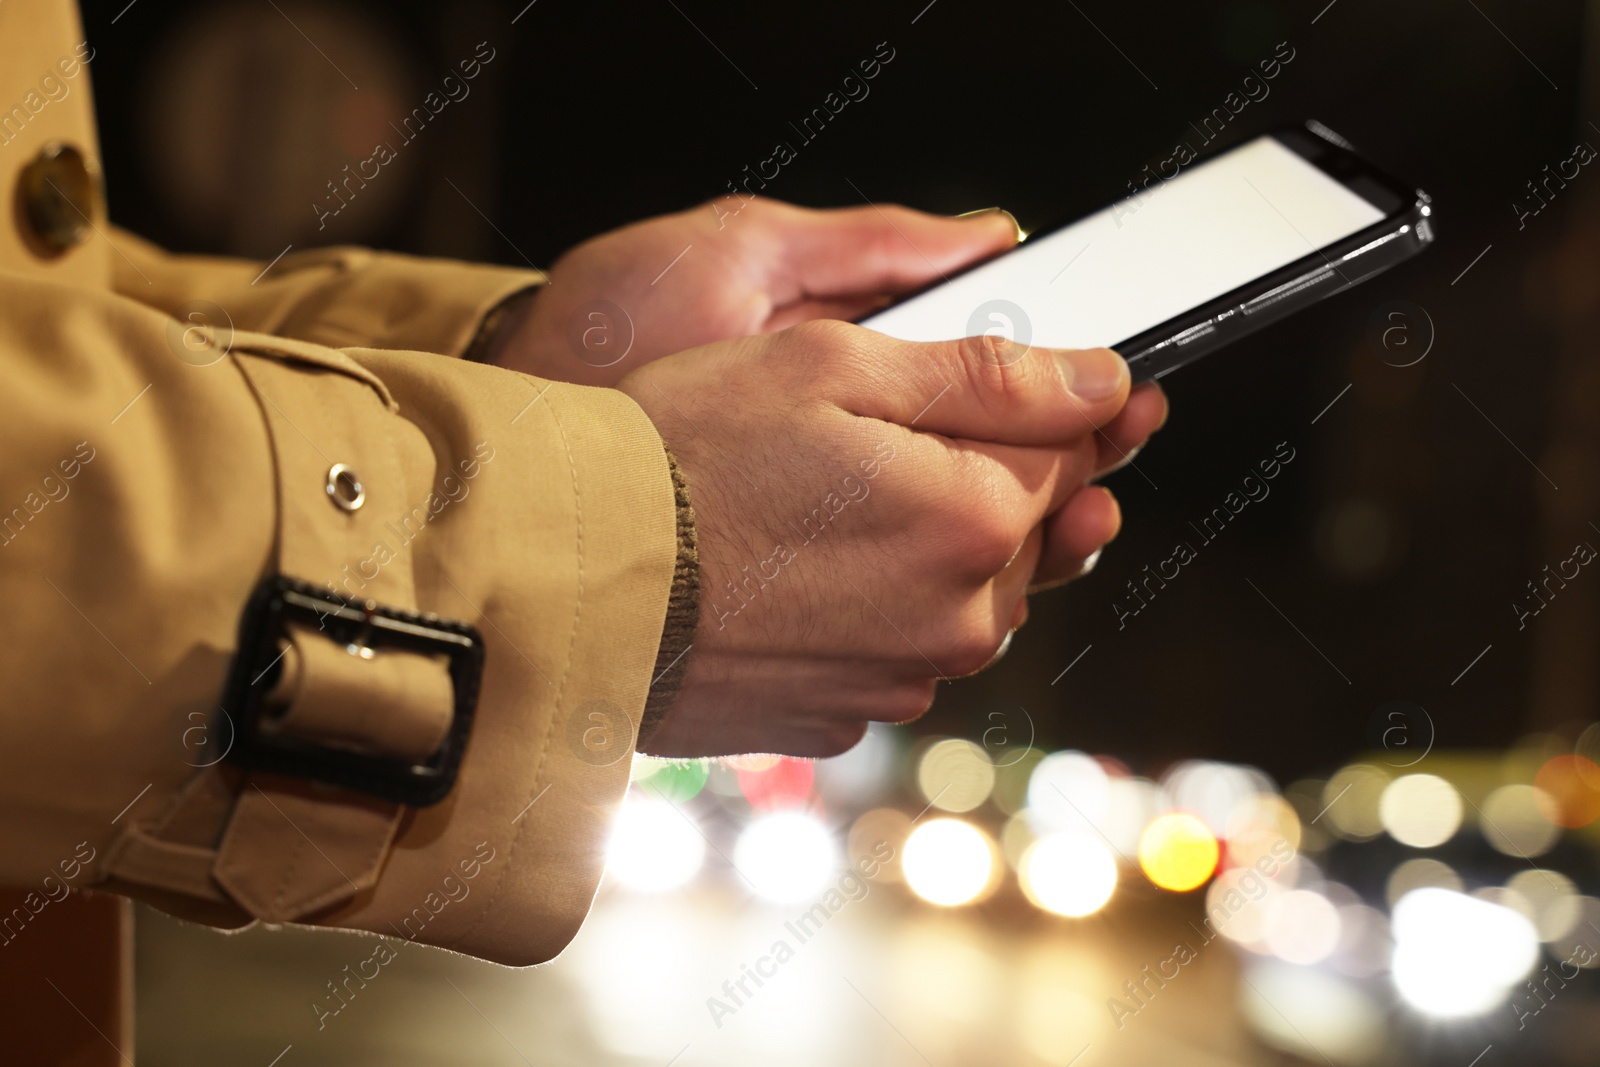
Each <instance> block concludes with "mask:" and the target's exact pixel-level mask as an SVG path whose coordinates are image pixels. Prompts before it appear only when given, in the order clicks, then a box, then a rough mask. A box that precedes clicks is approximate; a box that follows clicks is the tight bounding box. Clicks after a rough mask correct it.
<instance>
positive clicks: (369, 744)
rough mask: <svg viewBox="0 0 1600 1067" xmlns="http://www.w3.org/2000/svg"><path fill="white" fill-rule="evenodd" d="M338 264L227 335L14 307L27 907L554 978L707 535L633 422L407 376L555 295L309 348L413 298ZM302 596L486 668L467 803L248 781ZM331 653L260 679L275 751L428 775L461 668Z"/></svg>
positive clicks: (422, 375) (399, 317) (14, 792)
mask: <svg viewBox="0 0 1600 1067" xmlns="http://www.w3.org/2000/svg"><path fill="white" fill-rule="evenodd" d="M343 255H345V254H343V253H340V254H338V255H336V256H335V257H334V259H335V265H331V266H323V267H315V268H313V267H309V266H307V267H305V268H304V269H305V270H307V271H309V272H310V274H311V275H315V280H312V281H306V282H304V284H303V285H301V287H300V288H297V289H293V290H291V289H290V288H288V287H287V286H288V285H289V282H288V281H287V279H286V280H285V286H286V287H285V288H284V289H282V290H281V292H279V294H278V295H277V296H274V297H273V298H272V299H270V300H264V301H263V302H261V303H259V304H257V303H254V302H252V301H254V300H255V299H256V297H255V295H254V293H253V291H251V292H247V290H249V289H250V286H249V279H248V278H245V277H244V276H243V272H239V276H238V278H234V279H233V280H232V281H228V280H227V279H224V280H223V282H221V283H219V284H218V285H217V287H215V288H211V289H206V288H205V287H198V288H197V289H196V291H197V292H211V293H213V294H220V295H217V296H214V297H212V298H213V299H215V300H216V301H217V302H218V303H223V302H224V301H228V300H231V301H233V305H234V309H235V314H236V319H235V326H236V327H238V329H237V330H236V332H233V333H232V334H231V335H229V334H228V333H226V332H225V331H217V330H212V329H209V328H206V327H202V326H198V325H195V324H192V323H185V322H184V321H182V320H174V319H172V318H170V317H169V316H168V314H167V313H166V310H167V309H166V308H165V307H164V306H163V305H164V303H170V302H171V301H173V300H176V299H177V297H178V296H180V295H182V294H181V293H180V291H179V290H180V288H182V286H183V285H186V284H187V283H181V284H180V283H179V282H175V281H172V282H168V281H166V280H164V281H163V282H160V283H158V282H157V281H156V278H155V276H154V275H152V277H151V284H152V286H160V285H170V286H171V288H170V289H169V290H163V291H164V292H166V293H167V295H166V296H163V297H161V299H151V300H145V299H140V300H137V301H136V300H134V299H130V298H128V297H125V296H121V295H116V294H112V293H104V292H97V291H89V290H84V289H79V288H75V287H69V286H64V285H59V284H53V283H50V282H47V281H39V280H33V279H27V278H21V277H16V276H10V275H3V274H0V303H3V306H4V307H5V308H6V313H5V315H3V316H0V363H3V366H4V373H5V376H6V379H7V388H6V389H4V390H0V438H3V441H4V448H5V451H6V456H7V462H6V463H5V464H4V466H3V469H0V604H4V605H5V607H6V609H7V610H8V612H9V613H10V616H11V623H12V625H11V626H10V627H9V628H8V637H7V640H6V641H5V642H0V672H3V677H4V678H5V679H6V682H7V694H6V698H5V705H4V711H3V712H0V840H4V841H5V842H6V848H5V849H4V850H3V851H0V881H4V882H7V883H11V884H20V885H26V886H31V887H34V888H35V889H36V890H37V892H36V893H35V894H33V895H32V896H31V897H30V899H33V898H35V897H36V898H37V900H38V902H39V907H41V908H42V907H45V906H48V904H49V902H50V900H53V899H56V894H57V893H58V891H59V892H60V893H63V894H64V893H65V892H66V891H67V890H68V889H70V888H83V887H88V886H101V887H105V888H111V889H114V890H117V891H120V892H124V893H127V894H129V895H133V896H137V897H141V898H143V899H145V900H147V901H150V902H151V903H153V904H155V905H157V906H158V907H162V908H164V909H166V910H168V911H172V912H174V913H176V914H179V915H182V916H185V917H188V918H192V919H197V920H200V921H206V922H210V923H214V924H218V925H243V924H246V923H248V922H250V921H252V920H253V919H265V920H271V921H281V922H307V923H315V924H319V925H328V926H339V927H347V928H351V929H360V930H368V931H374V932H377V933H380V934H384V935H387V936H389V937H391V938H393V937H400V938H405V939H407V940H415V941H419V942H425V943H428V944H434V945H441V946H445V947H448V948H452V949H456V950H458V951H462V952H466V953H469V954H472V955H475V956H479V957H483V958H486V959H491V960H495V961H498V962H502V963H507V964H514V965H523V964H529V963H535V962H539V961H542V960H545V959H549V958H550V957H552V956H553V955H555V954H556V953H557V952H559V951H560V949H561V948H562V947H563V946H564V945H565V944H566V942H567V941H568V940H569V939H570V938H571V937H572V935H573V934H574V933H575V931H576V929H577V926H578V924H579V923H580V921H581V919H582V917H583V915H584V914H585V912H586V910H587V908H588V906H589V902H590V899H591V896H592V894H593V891H594V888H595V886H596V884H597V881H598V879H599V876H600V873H601V870H602V862H603V836H604V834H603V830H604V826H605V823H606V820H607V819H608V817H609V815H610V814H611V813H612V812H613V811H614V809H615V807H616V805H617V804H618V802H619V800H620V797H621V795H622V792H623V790H624V789H625V788H626V783H627V777H628V767H629V757H630V755H631V752H632V749H633V740H634V736H635V734H636V731H637V728H638V724H639V719H640V715H641V713H642V711H643V709H644V707H645V705H646V700H647V696H648V693H649V689H650V686H651V679H652V676H653V664H654V662H655V660H656V657H657V654H658V648H659V645H660V643H661V638H662V629H663V620H664V619H665V618H666V617H667V614H668V601H669V592H670V591H671V589H672V587H673V583H674V580H675V569H676V568H677V567H678V564H679V560H680V552H679V540H680V536H679V534H680V523H681V521H682V515H681V512H682V509H683V506H684V504H685V502H684V500H683V499H682V497H681V494H679V493H676V492H675V484H674V478H673V475H672V471H671V467H670V461H669V457H668V456H667V454H666V452H665V451H664V449H663V445H662V442H661V440H660V438H659V436H658V435H657V434H656V432H655V430H654V428H653V427H652V426H651V424H650V422H649V420H648V419H647V418H646V417H645V415H644V414H643V412H642V411H640V410H639V409H638V407H637V406H635V405H634V404H633V403H632V401H631V400H629V399H628V398H627V397H626V396H624V395H623V394H621V393H618V392H616V391H613V390H603V389H591V388H585V387H579V386H570V385H563V384H553V383H549V382H544V381H540V380H537V379H533V378H529V377H526V376H523V375H519V374H516V373H513V372H509V371H505V370H501V369H499V368H495V367H489V366H483V365H479V364H474V363H468V362H464V361H460V360H449V359H438V358H432V359H430V358H424V357H423V356H421V355H419V353H417V352H412V351H406V350H395V349H390V348H387V347H385V346H387V345H390V344H399V343H401V342H407V343H414V344H417V345H424V343H426V347H428V348H430V349H432V350H440V351H452V350H455V349H457V348H459V347H460V346H461V344H462V339H463V337H465V336H467V335H468V334H469V333H470V332H471V328H472V327H471V318H472V316H473V315H475V314H481V311H482V309H483V307H485V306H486V305H491V306H492V304H493V303H494V301H495V299H496V296H497V294H498V295H502V296H503V294H504V293H505V292H507V291H514V290H515V289H516V288H517V287H519V286H525V284H526V283H527V281H528V279H527V277H526V276H525V275H524V276H521V277H517V278H511V277H507V278H504V279H502V280H499V281H495V282H494V283H493V284H487V285H483V286H478V285H477V282H476V281H474V282H473V283H471V284H468V283H466V282H463V283H462V284H461V286H460V287H459V289H458V290H454V291H455V294H456V296H457V297H459V299H454V298H448V297H447V298H446V299H445V300H444V301H443V303H442V304H435V305H433V307H432V308H430V309H428V310H414V309H405V308H399V307H396V308H395V309H394V312H393V314H392V315H391V314H389V313H387V312H381V311H380V312H379V313H376V314H375V315H374V317H372V318H370V319H362V320H361V322H360V324H359V325H358V326H357V327H351V328H350V329H351V333H350V334H349V335H348V336H349V337H350V338H352V339H359V340H360V341H361V342H362V343H363V344H362V346H360V347H351V346H345V347H333V346H328V345H325V344H319V343H313V342H312V341H308V340H304V339H297V338H295V337H293V336H291V335H295V334H299V335H301V336H302V337H322V338H328V339H331V338H333V337H334V335H335V334H336V333H338V332H339V331H340V330H342V329H345V328H346V326H345V325H341V324H348V323H350V322H352V321H355V320H356V319H357V318H359V317H360V315H359V314H358V311H357V310H356V309H359V308H360V306H361V305H362V302H363V301H365V300H367V299H369V297H370V298H374V299H375V298H376V297H375V296H374V293H375V290H376V289H381V288H382V286H381V285H378V284H377V280H378V278H379V276H382V277H383V278H385V279H389V280H394V279H395V278H396V277H397V272H398V275H404V274H405V272H406V270H408V269H409V268H407V267H404V266H394V265H392V264H386V263H385V262H384V261H383V259H382V258H381V257H380V258H378V259H375V260H368V261H366V263H367V266H366V267H361V268H357V267H352V266H350V265H349V261H347V260H345V259H342V258H340V257H341V256H343ZM359 259H360V257H359V256H358V257H356V260H358V261H359ZM147 262H148V261H147ZM183 269H184V270H185V271H188V270H190V268H188V267H185V268H183ZM228 269H231V268H228ZM275 269H276V268H275ZM300 270H301V268H300V267H299V266H297V267H296V269H295V271H294V272H292V273H299V272H300ZM369 272H370V275H369ZM513 273H514V272H513ZM188 276H189V277H191V278H195V279H199V278H203V277H208V275H207V273H206V272H204V271H200V272H197V273H190V274H189V275H188ZM164 277H165V276H164ZM419 277H420V276H419ZM241 279H242V284H240V285H238V286H237V287H235V285H234V283H236V282H240V280H241ZM263 284H264V283H263ZM295 284H297V285H299V284H300V283H295ZM415 284H417V285H423V284H424V283H422V282H421V281H418V282H416V283H415ZM446 288H451V287H450V286H448V285H447V286H446ZM469 289H470V290H472V293H471V294H469V293H468V290H469ZM419 292H420V290H419ZM233 293H239V294H243V295H241V296H239V297H237V298H235V297H234V296H233V295H231V294H233ZM146 295H153V294H146ZM434 295H437V293H435V294H434ZM452 299H454V302H453V303H452ZM352 316H354V318H353V317H352ZM246 325H248V326H253V327H262V328H269V329H275V330H280V331H283V333H281V334H279V335H274V334H270V333H266V332H257V331H252V330H247V329H244V327H245V326H246ZM186 331H198V333H194V332H190V333H188V334H187V336H186ZM340 336H341V337H345V336H347V335H344V334H340ZM336 465H338V466H340V467H342V469H343V470H344V471H345V472H346V473H347V475H348V477H346V478H345V479H344V480H343V481H342V482H341V481H340V480H338V479H335V478H333V477H331V476H330V472H331V471H332V470H333V468H334V467H335V466H336ZM357 482H358V483H359V490H357V488H356V483H357ZM352 503H354V504H356V506H355V507H351V505H352ZM279 574H281V575H285V576H287V577H290V578H293V579H296V580H299V581H301V582H303V583H306V584H307V585H309V586H314V587H317V588H319V589H322V590H325V591H327V593H328V595H330V596H333V597H336V598H338V599H340V600H341V601H342V602H344V603H346V604H350V605H356V606H357V607H358V608H359V607H360V606H361V605H366V604H369V603H370V604H376V605H381V606H383V607H385V608H393V609H396V610H398V611H401V612H405V613H415V614H414V615H409V614H408V617H414V618H427V617H429V614H428V613H432V614H435V615H438V616H443V617H446V618H449V619H453V620H460V621H461V622H464V623H467V624H470V625H471V626H473V627H475V628H476V629H477V630H478V631H479V632H480V633H481V634H482V637H483V641H484V644H485V646H486V652H487V657H486V661H485V666H484V670H483V674H482V679H481V692H480V694H479V698H478V701H477V714H476V720H475V722H474V723H473V724H472V727H471V732H470V740H469V742H468V744H467V746H466V751H465V758H464V761H463V763H462V766H461V771H460V777H459V780H458V781H457V783H456V785H455V788H454V790H453V791H452V792H451V793H450V794H449V796H448V797H447V799H445V800H444V801H443V802H442V803H438V804H435V805H433V806H426V807H410V806H405V805H401V804H396V803H394V802H392V801H390V800H385V799H381V798H378V797H374V796H370V795H367V794H366V793H365V792H362V791H359V790H356V789H346V788H343V787H328V786H325V785H322V784H319V783H317V782H314V781H307V780H305V779H304V778H302V777H299V776H296V775H295V774H274V773H269V772H266V771H261V770H245V769H242V768H240V767H239V766H237V765H236V764H235V761H234V760H233V759H232V758H231V757H230V758H224V757H228V756H229V752H230V747H231V746H232V745H233V744H235V743H236V742H237V737H236V735H237V732H238V730H237V724H236V723H235V722H233V720H232V718H231V716H232V714H233V713H234V712H236V711H237V710H238V708H237V706H236V707H234V708H232V709H230V708H228V707H224V706H222V699H221V694H222V692H223V689H224V680H225V677H226V676H227V674H228V672H229V669H230V665H231V664H232V663H233V662H234V660H235V656H236V653H237V652H239V646H240V642H241V637H240V619H241V613H242V612H243V611H244V607H245V604H246V602H247V599H248V598H249V597H250V595H251V592H252V589H254V588H256V587H257V585H258V583H259V582H261V581H262V580H263V579H264V578H265V577H267V576H271V575H279ZM676 577H678V578H680V579H681V574H680V575H677V576H676ZM319 629H320V627H315V628H314V627H304V626H303V627H299V628H298V629H295V628H292V627H291V628H290V630H289V631H286V632H285V633H284V634H283V635H282V637H281V639H277V638H275V639H274V648H275V649H276V650H277V658H276V659H275V660H274V661H273V662H272V663H271V664H269V665H268V667H267V668H266V669H264V670H263V671H262V673H261V674H260V675H259V676H258V677H256V678H254V679H251V680H249V685H250V686H251V687H255V689H258V690H259V694H255V695H259V696H260V697H261V699H262V700H264V701H265V702H266V705H267V706H269V707H270V708H272V709H273V717H272V718H271V722H273V723H274V724H276V725H275V726H274V727H273V729H274V730H275V731H279V732H281V733H284V734H287V735H288V736H289V737H291V738H292V739H295V740H297V741H300V742H304V743H308V744H311V745H314V746H320V747H323V748H335V749H339V750H342V751H350V750H354V751H357V752H363V753H377V754H379V755H383V756H386V757H389V758H391V759H396V760H401V761H414V760H421V759H423V758H425V756H426V755H427V754H428V753H429V752H431V751H432V750H433V749H434V748H435V747H437V745H438V744H439V743H440V738H442V737H443V736H445V735H446V733H447V731H448V729H449V727H450V724H451V721H452V719H451V713H452V708H453V693H452V688H451V679H450V677H449V675H448V672H447V671H446V669H445V666H444V665H443V662H442V661H441V660H439V659H437V658H436V657H431V656H425V655H421V654H416V653H413V652H408V651H397V650H392V649H388V648H385V647H383V646H381V645H377V643H376V642H374V644H375V645H376V651H375V654H373V651H372V650H371V649H366V648H361V647H358V646H362V645H364V644H366V643H367V642H365V641H364V640H357V639H351V640H350V641H349V642H348V644H343V645H342V644H339V643H336V642H335V641H333V640H331V639H330V633H329V632H321V633H319V632H318V630H319ZM357 653H360V654H357ZM252 693H254V690H252ZM29 906H30V907H32V905H31V904H30V905H29ZM20 921H23V922H25V921H26V917H23V918H22V920H20ZM5 922H6V924H10V925H5V924H0V925H3V926H4V930H3V931H0V939H6V940H9V938H10V937H11V936H14V931H13V930H12V926H14V925H15V923H13V922H12V920H10V919H7V920H6V921H5Z"/></svg>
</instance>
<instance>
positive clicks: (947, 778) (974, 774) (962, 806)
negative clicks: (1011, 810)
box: [917, 738, 994, 812]
mask: <svg viewBox="0 0 1600 1067" xmlns="http://www.w3.org/2000/svg"><path fill="white" fill-rule="evenodd" d="M917 787H918V788H919V789H921V790H922V799H924V800H926V801H927V802H928V803H929V804H931V805H933V806H934V807H936V808H938V809H940V810H941V811H953V812H964V811H971V810H972V809H973V808H975V807H977V806H978V805H979V804H982V803H983V802H984V801H985V800H988V799H989V793H990V791H991V790H993V789H994V763H993V761H991V760H990V759H989V754H988V753H987V752H985V751H984V750H983V749H982V748H980V747H979V746H977V745H975V744H973V743H972V742H971V741H964V740H961V739H960V738H947V739H945V740H943V741H937V742H935V743H934V744H932V745H930V746H928V750H927V751H926V752H924V753H923V754H922V759H921V760H919V761H918V763H917Z"/></svg>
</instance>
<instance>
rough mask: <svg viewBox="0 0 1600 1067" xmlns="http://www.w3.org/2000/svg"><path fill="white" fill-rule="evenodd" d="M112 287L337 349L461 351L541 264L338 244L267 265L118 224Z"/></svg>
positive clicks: (173, 310) (186, 313) (534, 281)
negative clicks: (173, 248)
mask: <svg viewBox="0 0 1600 1067" xmlns="http://www.w3.org/2000/svg"><path fill="white" fill-rule="evenodd" d="M112 240H113V242H114V247H115V249H116V254H115V255H113V256H112V257H111V262H112V286H113V288H114V289H115V290H116V291H117V292H118V293H121V294H122V295H123V296H127V297H130V298H131V299H133V300H137V301H138V302H139V303H141V304H145V305H147V306H149V307H152V308H155V309H157V310H159V311H162V312H165V313H166V314H167V315H170V316H172V317H174V318H176V319H179V320H180V321H183V322H184V323H185V324H188V325H199V326H215V327H221V328H228V327H231V328H233V329H238V330H250V331H255V332H259V333H270V334H273V335H275V336H278V337H287V338H292V339H294V340H299V341H311V342H314V343H316V344H321V345H327V346H329V347H333V348H348V347H362V348H397V349H408V350H412V351H418V352H432V353H434V354H436V355H445V356H461V355H465V354H467V353H468V351H469V350H470V349H471V348H472V347H473V346H474V342H475V341H478V340H480V339H481V338H482V337H483V336H484V334H485V333H486V332H487V328H491V327H492V325H493V320H494V318H495V316H496V313H497V312H498V311H499V310H500V309H502V308H503V307H505V306H506V304H507V303H508V302H509V301H510V300H511V299H512V298H513V297H516V296H519V295H521V294H523V293H526V292H528V291H529V290H531V289H532V288H533V287H535V286H539V285H542V284H544V282H545V276H544V274H543V273H542V272H540V271H537V270H522V269H514V268H511V267H497V266H491V265H487V264H481V263H464V262H460V261H457V260H449V259H429V258H422V257H417V256H406V255H400V254H398V253H395V252H376V251H373V250H371V249H367V248H356V247H348V246H339V247H331V248H316V249H309V250H306V251H302V252H294V251H289V252H287V253H285V254H284V255H283V256H282V257H281V258H279V259H277V260H275V261H271V262H266V261H260V262H258V261H256V260H247V259H230V258H224V257H220V256H196V255H175V254H173V253H170V252H167V251H165V250H163V249H161V248H159V247H157V246H156V245H154V244H151V243H150V242H149V241H147V240H145V239H144V238H142V237H140V236H138V235H137V234H134V233H130V232H129V231H127V230H122V229H118V228H115V227H113V236H112Z"/></svg>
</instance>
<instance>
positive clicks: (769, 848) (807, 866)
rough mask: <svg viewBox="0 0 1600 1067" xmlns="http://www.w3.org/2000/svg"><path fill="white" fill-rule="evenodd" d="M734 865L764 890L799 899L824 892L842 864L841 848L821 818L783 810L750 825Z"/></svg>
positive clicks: (776, 897)
mask: <svg viewBox="0 0 1600 1067" xmlns="http://www.w3.org/2000/svg"><path fill="white" fill-rule="evenodd" d="M733 865H734V867H736V868H737V869H738V871H739V873H740V874H742V875H744V877H745V878H747V879H749V882H750V885H751V887H752V888H753V889H754V890H755V892H756V894H757V895H758V896H761V897H763V898H764V899H766V900H771V901H775V902H778V903H794V902H796V901H801V900H806V899H809V898H811V897H814V896H816V895H817V894H818V893H820V892H822V890H823V889H824V888H825V887H826V885H827V883H828V880H829V879H830V878H831V877H832V876H833V874H834V872H835V870H836V869H837V867H838V854H837V851H836V849H835V847H834V842H833V837H832V836H831V835H830V834H829V833H828V830H827V828H826V827H825V826H823V825H822V824H821V823H820V822H818V821H817V820H816V819H814V818H812V817H811V816H809V815H806V814H803V813H801V812H798V811H781V812H778V813H776V814H772V815H763V816H761V817H760V818H758V819H756V820H755V821H754V822H752V823H751V824H750V825H749V826H747V827H745V829H744V832H743V833H741V834H740V835H739V840H738V843H737V844H735V845H734V849H733Z"/></svg>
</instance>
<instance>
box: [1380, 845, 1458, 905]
mask: <svg viewBox="0 0 1600 1067" xmlns="http://www.w3.org/2000/svg"><path fill="white" fill-rule="evenodd" d="M1416 889H1449V890H1452V891H1454V892H1457V893H1459V892H1461V890H1462V885H1461V876H1460V875H1459V874H1457V873H1456V871H1455V868H1454V867H1451V866H1450V865H1449V864H1448V863H1443V862H1441V861H1439V860H1436V859H1431V858H1429V857H1427V856H1418V857H1417V858H1416V859H1410V860H1406V861H1405V862H1404V863H1402V864H1400V866H1398V867H1396V868H1395V869H1394V870H1392V871H1390V872H1389V881H1388V884H1387V885H1386V886H1385V889H1384V898H1385V899H1386V900H1387V901H1388V902H1389V907H1391V908H1393V907H1394V906H1395V905H1396V904H1398V903H1400V900H1401V898H1402V897H1404V896H1405V895H1406V894H1407V893H1410V892H1412V891H1413V890H1416Z"/></svg>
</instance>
